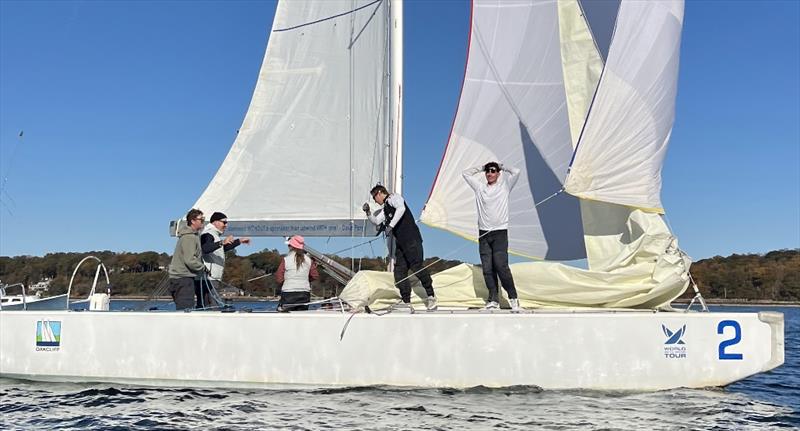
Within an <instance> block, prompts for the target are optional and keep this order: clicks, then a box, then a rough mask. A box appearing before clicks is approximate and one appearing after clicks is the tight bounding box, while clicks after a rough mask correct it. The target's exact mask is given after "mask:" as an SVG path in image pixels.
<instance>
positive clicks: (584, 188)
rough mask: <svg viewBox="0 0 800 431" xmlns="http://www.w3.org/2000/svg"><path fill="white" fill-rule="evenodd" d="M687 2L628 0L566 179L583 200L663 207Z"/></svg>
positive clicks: (570, 189)
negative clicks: (663, 173) (664, 174)
mask: <svg viewBox="0 0 800 431" xmlns="http://www.w3.org/2000/svg"><path fill="white" fill-rule="evenodd" d="M682 22H683V2H681V1H652V2H651V1H647V2H645V1H623V2H622V4H621V5H620V8H619V16H618V17H617V23H616V30H615V32H614V37H613V39H612V42H611V47H610V50H609V54H608V61H607V63H606V65H605V68H604V70H603V74H602V78H601V79H600V86H599V88H598V90H597V94H596V96H595V98H594V102H593V103H592V106H591V108H590V109H589V116H588V119H587V121H586V124H585V126H584V130H583V134H582V136H581V138H580V142H579V144H578V149H577V152H576V155H575V161H574V162H573V165H572V168H571V170H570V175H569V178H568V180H567V183H566V189H567V191H568V192H569V193H571V194H573V195H575V196H579V197H582V198H587V199H592V200H599V201H603V202H610V203H616V204H620V205H627V206H631V207H638V208H642V209H646V210H652V211H656V212H663V209H662V205H661V166H662V163H663V161H664V155H665V154H666V150H667V144H668V142H669V136H670V132H671V130H672V123H673V121H674V117H675V96H676V92H677V81H678V59H679V52H680V41H681V26H682Z"/></svg>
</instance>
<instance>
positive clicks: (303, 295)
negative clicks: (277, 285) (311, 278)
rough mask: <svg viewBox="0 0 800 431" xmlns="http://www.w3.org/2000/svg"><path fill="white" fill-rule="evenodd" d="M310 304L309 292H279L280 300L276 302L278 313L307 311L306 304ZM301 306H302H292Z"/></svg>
mask: <svg viewBox="0 0 800 431" xmlns="http://www.w3.org/2000/svg"><path fill="white" fill-rule="evenodd" d="M309 302H311V292H281V299H280V301H278V310H280V311H300V310H308V303H309ZM292 304H303V305H292Z"/></svg>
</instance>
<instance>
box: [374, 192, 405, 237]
mask: <svg viewBox="0 0 800 431" xmlns="http://www.w3.org/2000/svg"><path fill="white" fill-rule="evenodd" d="M387 202H388V203H389V205H390V206H392V207H394V208H395V212H394V217H392V221H391V222H390V223H389V227H391V228H392V229H394V227H395V226H397V223H400V218H402V217H403V214H405V212H406V201H405V199H403V197H402V196H400V195H398V194H397V193H392V194H390V195H389V196H388V197H387V198H386V202H384V204H386V203H387ZM367 218H369V221H371V222H372V223H375V224H376V225H379V224H381V223H383V221H384V220H386V214H384V213H383V207H381V208H380V209H379V210H377V211H375V212H374V213H373V212H372V211H370V214H369V215H368V216H367Z"/></svg>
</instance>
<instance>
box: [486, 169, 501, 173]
mask: <svg viewBox="0 0 800 431" xmlns="http://www.w3.org/2000/svg"><path fill="white" fill-rule="evenodd" d="M497 172H499V171H498V170H497V169H495V168H489V169H487V170H486V173H487V174H496V173H497Z"/></svg>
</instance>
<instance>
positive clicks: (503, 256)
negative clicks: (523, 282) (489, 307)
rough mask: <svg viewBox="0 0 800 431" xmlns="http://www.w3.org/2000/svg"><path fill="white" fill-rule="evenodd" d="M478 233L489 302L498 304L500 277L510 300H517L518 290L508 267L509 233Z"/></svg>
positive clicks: (502, 231)
mask: <svg viewBox="0 0 800 431" xmlns="http://www.w3.org/2000/svg"><path fill="white" fill-rule="evenodd" d="M478 233H479V234H480V236H481V238H480V240H478V250H479V252H480V254H481V267H482V268H483V280H484V281H485V282H486V287H487V288H488V289H489V301H494V302H498V298H497V293H498V292H497V278H498V277H500V283H502V284H503V289H505V290H506V292H508V298H509V299H516V298H517V289H516V288H515V287H514V278H513V277H512V276H511V268H509V267H508V231H507V230H505V229H503V230H493V231H489V233H486V231H485V230H479V231H478ZM484 234H485V235H484Z"/></svg>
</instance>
